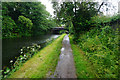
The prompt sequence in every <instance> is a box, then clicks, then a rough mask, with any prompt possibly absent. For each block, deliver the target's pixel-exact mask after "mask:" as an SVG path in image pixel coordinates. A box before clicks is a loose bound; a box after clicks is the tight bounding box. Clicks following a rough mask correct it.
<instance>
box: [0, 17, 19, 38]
mask: <svg viewBox="0 0 120 80" xmlns="http://www.w3.org/2000/svg"><path fill="white" fill-rule="evenodd" d="M16 27H17V26H16V23H15V22H14V20H13V19H11V17H9V16H3V22H2V35H3V37H13V36H16V34H14V30H15V29H16Z"/></svg>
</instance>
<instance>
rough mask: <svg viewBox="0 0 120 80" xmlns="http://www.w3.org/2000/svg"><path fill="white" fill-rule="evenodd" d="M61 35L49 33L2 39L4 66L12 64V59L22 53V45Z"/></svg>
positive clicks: (42, 41)
mask: <svg viewBox="0 0 120 80" xmlns="http://www.w3.org/2000/svg"><path fill="white" fill-rule="evenodd" d="M58 36H59V35H54V34H49V35H41V36H35V37H22V38H11V39H3V40H2V67H7V66H9V65H10V60H12V59H14V58H15V57H18V56H19V55H20V49H21V48H22V47H26V46H30V45H32V44H42V43H44V42H45V41H46V40H47V39H51V38H57V37H58Z"/></svg>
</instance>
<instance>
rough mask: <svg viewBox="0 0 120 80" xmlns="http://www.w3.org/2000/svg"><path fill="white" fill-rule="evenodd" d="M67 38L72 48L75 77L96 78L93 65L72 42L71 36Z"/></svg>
mask: <svg viewBox="0 0 120 80" xmlns="http://www.w3.org/2000/svg"><path fill="white" fill-rule="evenodd" d="M69 38H70V43H71V47H72V50H73V57H74V62H75V67H76V74H77V78H78V79H79V78H80V79H81V78H96V77H97V73H96V72H95V69H94V67H93V66H92V65H91V64H90V62H89V61H88V60H87V58H86V56H85V54H84V52H83V51H82V50H81V49H80V48H79V47H78V46H77V45H76V44H74V42H73V40H72V36H70V37H69Z"/></svg>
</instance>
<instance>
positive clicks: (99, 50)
mask: <svg viewBox="0 0 120 80" xmlns="http://www.w3.org/2000/svg"><path fill="white" fill-rule="evenodd" d="M118 36H119V33H118V30H116V31H115V30H113V29H111V27H110V26H105V27H104V28H99V29H92V30H91V31H90V32H87V33H85V34H83V35H81V37H80V38H79V40H78V44H79V46H80V47H81V48H82V49H83V51H85V55H86V57H87V59H88V60H89V61H90V62H91V63H92V64H93V65H94V66H95V67H96V71H97V72H98V74H99V77H100V78H118V77H119V75H118V73H119V72H118V66H119V64H118V62H119V59H118V58H119V57H118V56H119V54H118V53H119V51H118V48H119V45H118Z"/></svg>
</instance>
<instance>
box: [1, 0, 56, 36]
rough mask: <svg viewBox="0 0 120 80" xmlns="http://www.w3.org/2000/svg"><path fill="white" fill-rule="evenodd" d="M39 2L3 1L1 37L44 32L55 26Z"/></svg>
mask: <svg viewBox="0 0 120 80" xmlns="http://www.w3.org/2000/svg"><path fill="white" fill-rule="evenodd" d="M45 8H46V7H45V6H44V5H43V4H41V2H3V3H2V21H3V24H2V26H3V28H2V31H3V38H4V37H16V36H30V35H40V34H45V33H46V32H47V31H49V29H51V28H52V27H55V26H56V24H55V23H54V21H53V19H52V18H51V16H50V14H49V12H47V11H46V9H45Z"/></svg>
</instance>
